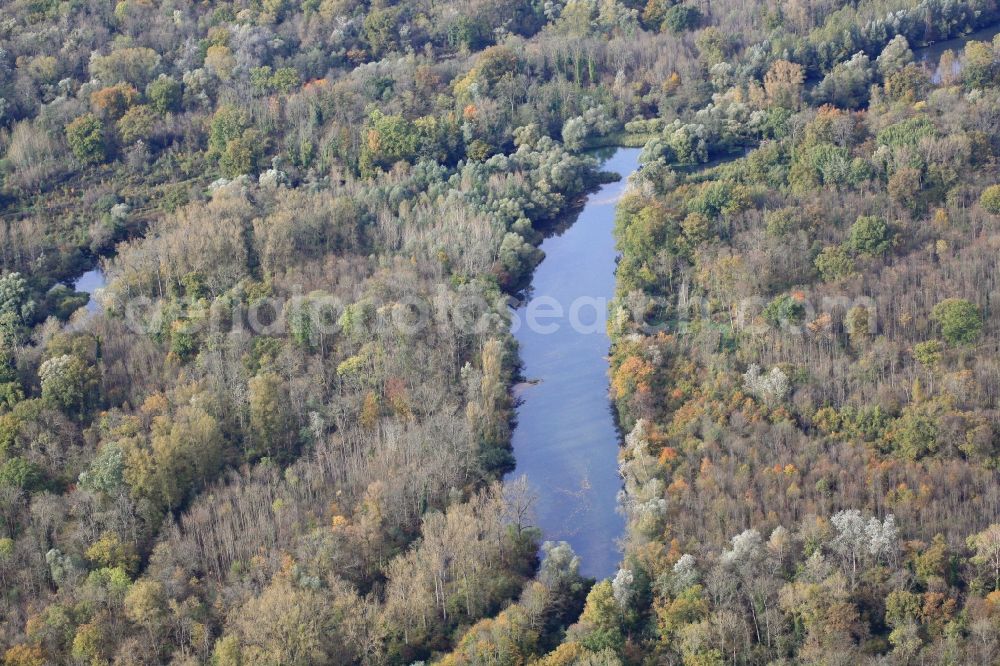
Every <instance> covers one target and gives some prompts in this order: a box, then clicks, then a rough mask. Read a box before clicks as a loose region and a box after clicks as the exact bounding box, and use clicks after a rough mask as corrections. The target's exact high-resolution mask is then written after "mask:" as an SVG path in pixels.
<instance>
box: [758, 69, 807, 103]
mask: <svg viewBox="0 0 1000 666" xmlns="http://www.w3.org/2000/svg"><path fill="white" fill-rule="evenodd" d="M803 81H805V71H804V70H803V68H802V65H799V64H798V63H794V62H789V61H787V60H775V61H774V63H773V64H772V65H771V68H770V69H768V70H767V73H766V74H765V75H764V92H766V93H767V98H768V100H769V101H770V103H771V104H774V105H777V106H781V107H784V108H786V109H798V108H799V105H800V103H801V99H802V82H803Z"/></svg>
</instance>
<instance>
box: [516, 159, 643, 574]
mask: <svg viewBox="0 0 1000 666" xmlns="http://www.w3.org/2000/svg"><path fill="white" fill-rule="evenodd" d="M639 152H640V149H638V148H619V149H617V150H616V151H615V153H614V155H613V156H612V157H611V158H609V159H608V160H607V161H606V162H605V163H604V166H603V169H604V170H605V171H612V172H615V173H618V174H620V175H621V176H622V179H621V180H620V181H618V182H616V183H610V184H607V185H604V186H603V187H601V188H600V189H599V190H598V191H596V192H594V193H592V194H591V195H590V196H589V197H588V199H587V201H586V204H585V206H584V208H583V210H582V211H581V212H580V215H579V217H578V218H577V219H576V221H575V222H574V223H573V224H572V226H570V227H569V228H568V229H566V230H565V231H563V232H562V233H560V234H558V235H554V236H552V237H550V238H548V239H546V240H545V242H543V243H542V250H544V251H545V260H544V261H542V263H541V264H540V265H539V266H538V268H537V269H536V271H535V274H534V276H533V279H532V288H531V292H530V294H529V296H530V297H529V299H528V305H522V306H521V307H520V308H519V309H518V310H517V311H516V312H515V317H516V320H515V324H514V335H515V337H516V338H517V340H518V343H519V344H520V354H521V360H522V363H523V373H524V376H525V378H526V379H527V380H528V381H529V383H528V384H522V385H520V386H518V387H517V388H516V391H517V394H518V397H520V398H521V400H522V403H521V405H520V407H519V408H518V410H517V427H516V428H515V430H514V435H513V446H514V456H515V458H516V461H517V469H516V470H515V471H514V472H513V473H512V474H511V475H510V477H509V478H516V477H520V476H521V475H526V476H527V478H528V481H529V483H530V484H531V485H532V487H533V489H534V490H535V492H536V493H537V494H538V502H537V504H536V506H535V514H536V517H537V519H538V524H539V526H540V527H541V528H542V531H543V534H544V538H545V539H548V540H562V541H568V542H569V543H570V544H571V545H572V546H573V549H574V550H575V551H576V553H577V554H578V555H579V556H580V558H581V561H582V562H581V571H582V572H583V573H585V574H587V575H590V576H596V577H599V578H603V577H606V576H609V575H611V574H613V573H614V572H615V570H616V568H617V566H618V563H619V561H620V559H621V555H620V552H619V549H618V540H619V539H620V538H621V537H622V535H623V532H624V527H625V524H624V519H623V518H622V516H621V515H619V513H618V511H617V508H618V499H617V495H618V491H619V490H620V488H621V478H620V477H619V475H618V444H619V435H618V431H617V428H616V426H615V421H614V417H613V414H612V406H611V402H610V400H609V396H608V360H607V356H608V350H609V347H610V341H609V340H608V336H607V330H606V325H605V324H606V316H607V302H608V301H610V299H611V298H612V296H613V295H614V290H615V260H616V258H617V253H616V252H615V242H614V238H613V236H612V232H613V229H614V218H615V204H616V202H617V201H618V198H619V197H620V196H621V194H622V192H624V190H625V187H626V179H627V177H628V176H629V174H631V173H632V172H633V171H635V170H636V169H637V168H638V158H639ZM532 303H534V305H532ZM559 309H561V311H562V316H555V315H553V316H539V315H542V314H544V313H546V312H548V313H552V312H558V311H559ZM532 312H533V313H534V314H535V316H534V318H533V319H534V325H531V322H530V321H529V320H530V319H531V318H530V317H529V315H531V314H532ZM531 382H537V383H531Z"/></svg>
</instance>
